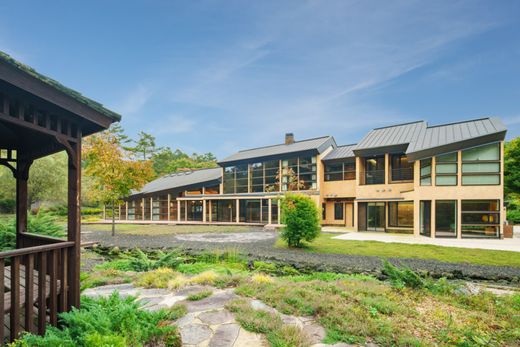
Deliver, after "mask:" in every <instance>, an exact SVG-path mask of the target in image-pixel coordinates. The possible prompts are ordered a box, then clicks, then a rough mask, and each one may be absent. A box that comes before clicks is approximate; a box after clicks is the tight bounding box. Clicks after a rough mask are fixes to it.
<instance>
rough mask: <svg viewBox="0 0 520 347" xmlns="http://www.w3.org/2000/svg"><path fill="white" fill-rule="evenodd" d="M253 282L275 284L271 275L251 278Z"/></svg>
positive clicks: (259, 274) (256, 275) (259, 275)
mask: <svg viewBox="0 0 520 347" xmlns="http://www.w3.org/2000/svg"><path fill="white" fill-rule="evenodd" d="M251 282H253V283H256V284H265V283H273V279H272V277H271V276H269V275H265V274H261V273H258V274H254V275H253V276H251Z"/></svg>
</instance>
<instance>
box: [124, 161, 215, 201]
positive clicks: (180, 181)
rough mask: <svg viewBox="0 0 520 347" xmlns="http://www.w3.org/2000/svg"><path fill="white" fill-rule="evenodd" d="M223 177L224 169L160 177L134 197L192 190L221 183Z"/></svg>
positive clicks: (194, 171)
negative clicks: (166, 191) (168, 191)
mask: <svg viewBox="0 0 520 347" xmlns="http://www.w3.org/2000/svg"><path fill="white" fill-rule="evenodd" d="M221 177H222V168H220V167H217V168H211V169H200V170H193V171H186V172H177V173H174V174H170V175H166V176H163V177H159V178H158V179H156V180H154V181H152V182H150V183H147V184H146V185H145V186H144V187H143V188H142V189H141V190H140V191H138V192H133V194H132V195H141V194H150V193H155V192H160V191H164V190H171V189H181V188H185V189H187V188H190V187H195V186H202V185H204V184H212V183H215V184H217V183H219V181H220V179H221Z"/></svg>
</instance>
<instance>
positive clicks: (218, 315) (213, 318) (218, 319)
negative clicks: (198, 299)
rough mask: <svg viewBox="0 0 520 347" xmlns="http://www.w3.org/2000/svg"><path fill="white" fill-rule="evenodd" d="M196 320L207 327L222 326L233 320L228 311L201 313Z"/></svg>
mask: <svg viewBox="0 0 520 347" xmlns="http://www.w3.org/2000/svg"><path fill="white" fill-rule="evenodd" d="M197 318H198V319H200V321H201V322H202V323H205V324H209V325H216V324H224V323H229V322H231V321H233V320H234V317H233V314H231V312H229V311H228V310H220V311H209V312H202V313H201V314H199V315H198V317H197Z"/></svg>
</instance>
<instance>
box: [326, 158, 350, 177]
mask: <svg viewBox="0 0 520 347" xmlns="http://www.w3.org/2000/svg"><path fill="white" fill-rule="evenodd" d="M355 179H356V162H355V161H354V160H349V161H345V162H339V163H338V162H336V163H329V164H325V181H343V180H355Z"/></svg>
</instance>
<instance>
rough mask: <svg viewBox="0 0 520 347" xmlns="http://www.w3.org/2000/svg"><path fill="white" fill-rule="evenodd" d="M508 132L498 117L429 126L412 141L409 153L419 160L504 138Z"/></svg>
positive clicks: (409, 156) (407, 152) (412, 157)
mask: <svg viewBox="0 0 520 347" xmlns="http://www.w3.org/2000/svg"><path fill="white" fill-rule="evenodd" d="M506 131H507V128H506V127H505V125H504V124H503V123H502V121H501V120H500V119H499V118H496V117H490V118H480V119H473V120H467V121H462V122H456V123H449V124H440V125H435V126H428V127H427V128H425V129H423V130H422V131H421V133H420V134H419V136H417V137H416V138H415V139H414V140H413V141H411V142H410V145H409V146H408V149H407V151H406V154H407V156H408V158H409V159H410V160H417V159H421V158H427V157H431V156H434V155H437V154H441V153H447V152H452V151H457V150H460V149H463V148H468V147H473V146H478V145H481V144H485V143H490V142H495V141H502V140H504V138H505V136H506Z"/></svg>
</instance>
